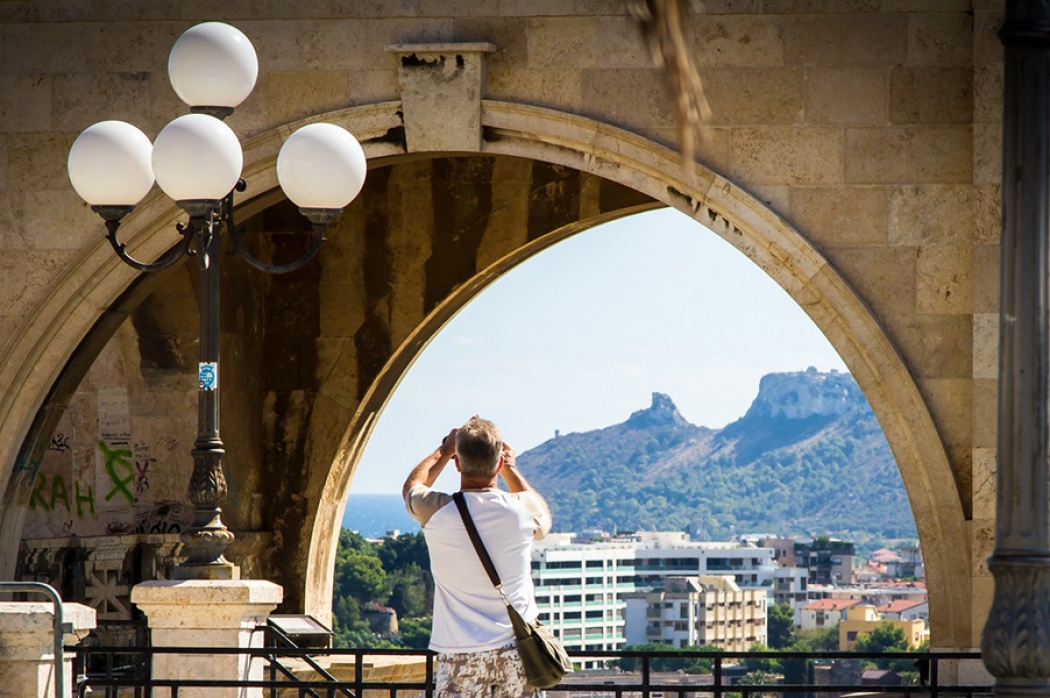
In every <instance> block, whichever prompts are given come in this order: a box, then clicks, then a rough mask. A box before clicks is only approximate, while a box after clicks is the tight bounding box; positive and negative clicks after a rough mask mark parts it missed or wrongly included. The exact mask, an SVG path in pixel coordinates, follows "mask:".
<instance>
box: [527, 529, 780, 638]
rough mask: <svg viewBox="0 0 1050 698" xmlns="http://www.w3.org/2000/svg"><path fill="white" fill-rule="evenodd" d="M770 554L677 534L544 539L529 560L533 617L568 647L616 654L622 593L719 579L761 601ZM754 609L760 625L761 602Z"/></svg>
mask: <svg viewBox="0 0 1050 698" xmlns="http://www.w3.org/2000/svg"><path fill="white" fill-rule="evenodd" d="M773 555H774V551H773V550H772V549H768V548H756V547H753V546H750V545H747V544H743V543H706V542H705V543H701V542H695V541H691V540H689V536H688V534H685V533H680V532H641V533H635V534H631V535H628V536H623V537H617V538H612V539H606V540H591V541H589V542H580V543H578V542H575V539H574V536H572V535H571V534H551V535H548V536H547V537H546V538H545V539H544V540H542V541H538V542H537V544H536V546H535V549H534V551H533V555H532V574H533V579H534V580H535V583H536V602H537V605H538V606H539V610H540V620H542V621H543V622H544V623H547V624H549V625H550V626H552V627H553V628H554V629H555V631H556V632H557V633H558V634H559V636H560V637H561V638H562V641H563V642H564V643H565V644H566V646H567V647H568V648H569V649H580V650H615V649H622V648H623V647H624V646H625V645H626V644H628V642H627V631H626V595H628V594H632V593H634V592H637V591H652V590H658V589H663V588H664V584H665V581H666V580H667V579H668V578H669V577H704V576H721V577H724V578H725V579H727V580H729V581H731V582H733V583H734V584H736V585H738V587H740V588H744V589H762V590H763V594H762V596H763V599H765V597H766V594H765V590H766V589H772V587H773V584H774V578H775V576H776V568H775V566H774V564H773ZM761 612H762V614H763V624H764V623H765V615H764V614H765V605H764V604H763V607H762V609H761ZM705 622H706V621H705ZM745 649H746V648H745Z"/></svg>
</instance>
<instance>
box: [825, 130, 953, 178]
mask: <svg viewBox="0 0 1050 698" xmlns="http://www.w3.org/2000/svg"><path fill="white" fill-rule="evenodd" d="M972 151H973V143H972V139H971V133H970V129H969V128H960V127H947V126H945V127H931V128H916V127H902V128H878V129H876V128H867V129H861V128H854V129H849V131H848V132H847V134H846V181H847V182H849V183H851V184H906V183H913V182H914V183H919V182H952V183H954V182H969V181H970V178H971V176H972V173H973V169H974V164H973V162H972V161H971V157H972V155H971V153H972Z"/></svg>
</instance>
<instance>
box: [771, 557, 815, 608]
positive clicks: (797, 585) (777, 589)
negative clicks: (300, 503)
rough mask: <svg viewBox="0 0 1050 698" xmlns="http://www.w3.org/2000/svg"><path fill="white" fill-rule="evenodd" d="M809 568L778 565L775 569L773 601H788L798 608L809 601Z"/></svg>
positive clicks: (787, 602)
mask: <svg viewBox="0 0 1050 698" xmlns="http://www.w3.org/2000/svg"><path fill="white" fill-rule="evenodd" d="M808 591H809V570H807V569H804V568H801V567H777V568H776V569H775V570H774V571H773V603H778V604H779V603H786V604H788V605H789V606H791V607H792V608H796V609H797V608H798V607H799V606H802V605H804V604H806V603H807V602H808V601H809V596H808Z"/></svg>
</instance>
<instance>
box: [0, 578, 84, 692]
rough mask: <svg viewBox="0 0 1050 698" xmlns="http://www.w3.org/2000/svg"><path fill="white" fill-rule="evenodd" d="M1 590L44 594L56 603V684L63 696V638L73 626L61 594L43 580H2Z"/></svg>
mask: <svg viewBox="0 0 1050 698" xmlns="http://www.w3.org/2000/svg"><path fill="white" fill-rule="evenodd" d="M0 592H2V593H5V594H6V593H19V594H42V595H43V596H46V597H48V598H49V599H50V600H51V603H53V604H54V625H55V627H54V644H53V649H54V663H55V673H54V679H55V683H54V685H55V696H56V698H62V693H61V687H62V686H64V685H65V684H66V677H65V670H66V659H65V655H64V649H65V648H64V646H63V641H62V638H63V636H64V635H65V634H67V633H72V632H73V627H72V625H70V624H69V623H66V621H65V607H64V606H63V605H62V597H61V596H59V594H58V590H57V589H55V588H54V587H53V586H51V585H50V584H44V583H43V582H0Z"/></svg>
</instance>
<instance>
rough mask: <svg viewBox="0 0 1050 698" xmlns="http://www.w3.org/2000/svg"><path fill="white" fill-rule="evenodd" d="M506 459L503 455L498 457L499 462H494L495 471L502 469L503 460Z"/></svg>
mask: <svg viewBox="0 0 1050 698" xmlns="http://www.w3.org/2000/svg"><path fill="white" fill-rule="evenodd" d="M504 460H506V459H505V458H504V457H503V456H500V457H499V463H497V464H496V472H497V473H498V472H499V471H501V470H503V461H504Z"/></svg>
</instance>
